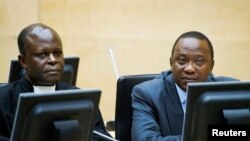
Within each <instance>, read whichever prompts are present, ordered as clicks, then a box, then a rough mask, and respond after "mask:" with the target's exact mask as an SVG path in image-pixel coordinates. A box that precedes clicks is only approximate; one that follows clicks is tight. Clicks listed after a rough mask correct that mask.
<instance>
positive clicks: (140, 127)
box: [131, 71, 235, 141]
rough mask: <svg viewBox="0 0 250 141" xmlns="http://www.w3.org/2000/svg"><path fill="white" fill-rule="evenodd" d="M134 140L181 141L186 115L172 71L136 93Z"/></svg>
mask: <svg viewBox="0 0 250 141" xmlns="http://www.w3.org/2000/svg"><path fill="white" fill-rule="evenodd" d="M230 80H235V79H232V78H228V77H214V76H213V75H211V76H209V78H208V81H213V82H214V81H230ZM132 108H133V123H132V134H131V135H132V140H133V141H180V140H181V134H182V127H183V118H184V113H183V110H182V106H181V102H180V99H179V95H178V93H177V89H176V86H175V82H174V80H173V76H172V72H171V71H167V72H162V73H161V75H160V76H159V77H157V78H155V79H153V80H150V81H146V82H143V83H141V84H138V85H136V86H135V87H134V89H133V91H132Z"/></svg>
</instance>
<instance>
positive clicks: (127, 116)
mask: <svg viewBox="0 0 250 141" xmlns="http://www.w3.org/2000/svg"><path fill="white" fill-rule="evenodd" d="M158 75H159V74H142V75H127V76H121V77H120V78H119V79H118V81H117V89H116V109H115V138H116V139H118V140H119V141H131V127H132V114H133V111H132V102H131V92H132V89H133V87H134V86H135V85H137V84H139V83H142V82H144V81H147V80H151V79H153V78H154V77H156V76H158Z"/></svg>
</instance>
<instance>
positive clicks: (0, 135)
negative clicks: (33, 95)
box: [0, 78, 110, 141]
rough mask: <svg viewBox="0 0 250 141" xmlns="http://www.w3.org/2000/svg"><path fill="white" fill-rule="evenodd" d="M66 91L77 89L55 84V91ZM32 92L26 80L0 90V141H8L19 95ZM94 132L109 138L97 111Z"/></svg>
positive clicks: (95, 137) (95, 138)
mask: <svg viewBox="0 0 250 141" xmlns="http://www.w3.org/2000/svg"><path fill="white" fill-rule="evenodd" d="M67 89H77V87H74V86H70V85H68V84H65V83H61V82H59V83H57V84H56V90H67ZM33 91H34V90H33V86H32V84H31V83H30V82H29V81H28V80H27V79H26V78H23V79H21V80H20V81H16V82H13V83H10V84H9V85H6V86H4V87H1V88H0V141H9V137H10V135H11V130H12V126H13V122H14V115H15V111H16V107H17V100H18V96H19V94H20V93H25V92H33ZM95 130H96V131H99V132H101V133H103V134H106V135H108V136H110V135H109V134H108V132H107V131H106V129H105V126H104V123H103V119H102V116H101V113H100V111H99V109H98V113H97V117H96V123H95ZM94 140H102V138H101V137H100V136H96V135H94Z"/></svg>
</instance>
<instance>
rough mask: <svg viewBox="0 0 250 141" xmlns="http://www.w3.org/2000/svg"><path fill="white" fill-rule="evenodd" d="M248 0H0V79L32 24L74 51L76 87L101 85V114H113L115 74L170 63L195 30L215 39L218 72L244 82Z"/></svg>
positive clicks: (155, 69) (249, 45)
mask: <svg viewBox="0 0 250 141" xmlns="http://www.w3.org/2000/svg"><path fill="white" fill-rule="evenodd" d="M249 5H250V1H249V0H241V1H237V0H220V1H218V0H203V1H200V0H188V1H187V0H179V1H172V0H53V1H52V0H40V1H39V0H24V1H18V0H15V1H13V0H12V1H10V2H9V1H8V0H0V37H1V38H0V45H1V48H0V52H1V54H2V55H1V56H0V63H1V69H0V75H1V77H0V82H5V81H7V77H8V71H9V61H10V59H12V58H16V56H17V46H16V36H17V34H18V32H19V31H20V30H21V28H22V27H24V26H26V25H27V24H30V23H32V22H37V21H40V22H43V23H45V24H48V25H50V26H52V27H53V28H54V29H56V30H57V31H58V32H59V34H60V35H61V37H62V39H63V43H64V51H65V56H80V57H81V60H80V68H79V72H78V80H77V85H78V86H79V87H99V88H100V89H102V92H103V93H102V99H101V103H100V108H101V111H102V113H103V116H104V119H105V120H106V121H107V120H111V119H113V118H114V111H115V92H116V79H117V78H116V75H115V73H114V70H113V66H112V63H111V58H110V56H109V53H108V48H109V47H112V49H113V53H114V57H115V59H116V63H117V68H118V71H119V73H120V75H128V74H142V73H159V72H161V71H162V70H166V69H169V57H170V51H171V48H172V45H173V43H174V41H175V39H176V38H177V37H178V36H179V35H180V34H182V33H183V32H186V31H189V30H198V31H201V32H203V33H205V34H206V35H207V36H208V37H209V38H210V39H211V41H212V42H213V45H214V50H215V60H216V61H215V68H214V73H215V74H216V75H227V76H231V77H236V78H239V79H241V80H250V71H249V70H250V65H249V64H248V63H249V61H250V54H249V53H250V30H249V29H250V10H249V8H248V7H249Z"/></svg>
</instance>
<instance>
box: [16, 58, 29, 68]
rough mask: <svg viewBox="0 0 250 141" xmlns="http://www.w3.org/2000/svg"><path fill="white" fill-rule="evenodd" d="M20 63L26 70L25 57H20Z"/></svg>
mask: <svg viewBox="0 0 250 141" xmlns="http://www.w3.org/2000/svg"><path fill="white" fill-rule="evenodd" d="M18 61H19V63H20V64H21V66H22V67H23V68H24V69H26V68H27V65H26V62H25V56H24V55H18Z"/></svg>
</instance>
